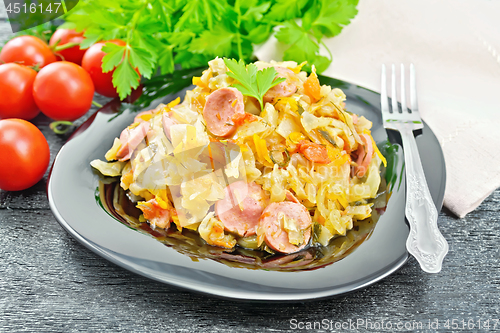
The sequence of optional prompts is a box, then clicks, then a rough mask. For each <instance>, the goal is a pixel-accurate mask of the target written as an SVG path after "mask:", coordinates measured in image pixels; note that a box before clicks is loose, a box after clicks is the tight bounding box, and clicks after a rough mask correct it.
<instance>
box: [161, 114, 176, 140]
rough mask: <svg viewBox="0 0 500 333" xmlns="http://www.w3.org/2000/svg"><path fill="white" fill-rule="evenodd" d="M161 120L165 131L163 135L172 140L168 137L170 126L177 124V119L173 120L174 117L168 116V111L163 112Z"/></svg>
mask: <svg viewBox="0 0 500 333" xmlns="http://www.w3.org/2000/svg"><path fill="white" fill-rule="evenodd" d="M161 122H162V124H163V132H165V136H166V137H167V138H168V139H169V140H172V138H171V137H170V127H172V125H175V124H177V121H175V120H174V119H172V118H170V115H169V114H168V113H164V114H163V115H162V116H161Z"/></svg>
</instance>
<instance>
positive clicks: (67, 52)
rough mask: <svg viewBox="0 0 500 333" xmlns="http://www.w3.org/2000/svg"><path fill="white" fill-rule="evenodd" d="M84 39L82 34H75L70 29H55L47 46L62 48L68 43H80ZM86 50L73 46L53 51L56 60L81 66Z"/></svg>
mask: <svg viewBox="0 0 500 333" xmlns="http://www.w3.org/2000/svg"><path fill="white" fill-rule="evenodd" d="M83 39H84V37H83V32H76V31H75V30H72V29H57V30H56V32H54V34H53V35H52V37H51V38H50V42H49V45H50V46H54V45H56V43H57V42H58V41H59V43H57V46H62V45H65V44H68V43H80V42H81V41H82V40H83ZM85 51H86V49H83V50H81V49H80V46H79V45H77V46H73V47H70V48H67V49H64V50H60V51H55V54H56V56H57V59H58V60H65V61H69V62H74V63H75V64H78V65H81V64H82V58H83V55H84V54H85Z"/></svg>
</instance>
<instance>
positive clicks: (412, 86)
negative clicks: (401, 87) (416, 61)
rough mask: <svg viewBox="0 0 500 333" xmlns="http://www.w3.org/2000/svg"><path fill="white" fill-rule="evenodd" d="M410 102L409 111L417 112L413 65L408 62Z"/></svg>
mask: <svg viewBox="0 0 500 333" xmlns="http://www.w3.org/2000/svg"><path fill="white" fill-rule="evenodd" d="M410 103H411V112H412V113H414V112H418V105H417V80H416V78H415V66H413V64H410Z"/></svg>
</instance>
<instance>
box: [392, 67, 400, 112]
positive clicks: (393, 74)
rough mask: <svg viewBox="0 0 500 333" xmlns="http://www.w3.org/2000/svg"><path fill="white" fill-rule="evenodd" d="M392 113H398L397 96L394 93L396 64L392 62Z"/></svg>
mask: <svg viewBox="0 0 500 333" xmlns="http://www.w3.org/2000/svg"><path fill="white" fill-rule="evenodd" d="M391 83H392V93H391V99H392V113H399V109H398V96H397V95H396V66H394V64H392V82H391Z"/></svg>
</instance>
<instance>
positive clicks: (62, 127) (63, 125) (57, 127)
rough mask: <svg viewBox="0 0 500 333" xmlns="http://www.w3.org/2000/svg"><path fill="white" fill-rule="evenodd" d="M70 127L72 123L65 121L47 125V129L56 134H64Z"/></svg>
mask: <svg viewBox="0 0 500 333" xmlns="http://www.w3.org/2000/svg"><path fill="white" fill-rule="evenodd" d="M72 126H73V123H72V122H71V121H65V120H60V121H54V122H52V123H50V124H49V128H50V129H51V130H52V131H53V132H54V133H56V134H65V133H67V132H68V131H69V130H70V129H71V127H72Z"/></svg>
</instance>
